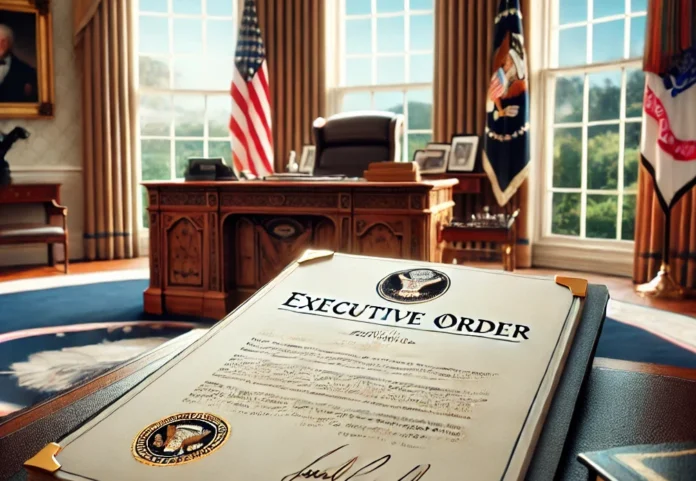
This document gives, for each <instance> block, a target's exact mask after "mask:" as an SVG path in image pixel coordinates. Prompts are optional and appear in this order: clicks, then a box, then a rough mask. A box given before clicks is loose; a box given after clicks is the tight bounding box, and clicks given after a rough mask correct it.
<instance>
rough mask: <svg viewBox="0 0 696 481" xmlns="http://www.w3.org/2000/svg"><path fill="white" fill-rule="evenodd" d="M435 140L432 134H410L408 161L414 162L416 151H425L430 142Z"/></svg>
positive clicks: (408, 139) (407, 140)
mask: <svg viewBox="0 0 696 481" xmlns="http://www.w3.org/2000/svg"><path fill="white" fill-rule="evenodd" d="M432 139H433V135H432V134H408V138H407V139H406V142H407V143H408V151H407V153H406V159H407V160H413V154H414V153H415V152H416V150H419V149H424V148H425V146H426V145H428V142H431V141H432Z"/></svg>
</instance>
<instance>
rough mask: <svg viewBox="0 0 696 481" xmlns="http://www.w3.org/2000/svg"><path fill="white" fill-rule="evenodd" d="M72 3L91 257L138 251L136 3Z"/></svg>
mask: <svg viewBox="0 0 696 481" xmlns="http://www.w3.org/2000/svg"><path fill="white" fill-rule="evenodd" d="M73 9H74V22H75V23H74V34H75V45H76V51H77V56H78V58H79V60H80V62H81V68H82V109H83V115H82V118H83V162H84V186H85V187H84V189H85V252H86V257H87V259H89V260H94V259H122V258H130V257H136V256H138V255H139V249H138V235H137V233H138V221H137V218H136V214H135V212H136V205H137V197H136V196H137V192H138V186H137V174H136V170H135V168H134V167H135V166H134V162H135V137H134V132H133V131H132V129H133V126H134V125H135V120H136V119H135V112H136V110H135V106H134V105H133V99H134V96H133V84H132V72H133V62H134V61H133V53H132V42H133V26H132V20H131V13H132V9H133V4H132V1H131V0H91V1H90V0H75V2H74V3H73Z"/></svg>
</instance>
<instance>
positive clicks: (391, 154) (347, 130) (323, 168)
mask: <svg viewBox="0 0 696 481" xmlns="http://www.w3.org/2000/svg"><path fill="white" fill-rule="evenodd" d="M403 125H404V117H403V115H400V114H394V113H392V112H377V111H374V112H373V111H370V112H350V113H345V114H337V115H333V116H331V117H329V118H328V119H324V118H322V117H319V118H317V119H316V120H315V121H314V126H313V127H314V143H315V145H316V154H315V155H316V157H315V162H314V175H336V174H342V175H346V176H348V177H362V175H363V172H364V171H365V170H367V166H368V164H370V163H371V162H386V161H398V160H401V138H402V135H403Z"/></svg>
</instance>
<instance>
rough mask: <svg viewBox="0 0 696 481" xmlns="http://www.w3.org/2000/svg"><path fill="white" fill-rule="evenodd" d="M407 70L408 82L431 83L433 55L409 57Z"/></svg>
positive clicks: (433, 68)
mask: <svg viewBox="0 0 696 481" xmlns="http://www.w3.org/2000/svg"><path fill="white" fill-rule="evenodd" d="M409 70H410V73H409V75H408V81H409V82H414V83H418V82H432V81H433V73H434V70H435V67H434V64H433V54H432V53H428V54H424V55H411V63H410V65H409Z"/></svg>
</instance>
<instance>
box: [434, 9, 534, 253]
mask: <svg viewBox="0 0 696 481" xmlns="http://www.w3.org/2000/svg"><path fill="white" fill-rule="evenodd" d="M530 2H531V0H521V1H520V9H521V11H522V15H523V17H522V18H523V30H524V34H525V42H527V45H526V47H527V53H529V52H530V48H529V31H530V28H529V18H528V17H527V16H526V15H525V14H526V13H527V12H529V5H530ZM498 3H499V0H466V1H461V0H437V1H436V2H435V78H434V92H433V94H434V104H433V139H434V140H435V141H436V142H449V141H450V140H451V138H452V136H453V135H454V134H460V133H468V134H477V135H479V136H480V139H481V140H480V142H483V134H484V129H485V126H486V93H487V91H488V85H489V83H490V78H491V74H492V70H491V65H492V56H493V28H494V24H493V21H494V19H495V15H496V13H497V8H498ZM532 88H533V86H530V87H529V91H530V94H531V91H532ZM532 135H534V133H532ZM481 148H482V146H481ZM477 170H479V171H482V169H481V168H480V166H479V167H478V168H477ZM456 202H457V208H456V210H455V216H456V217H460V218H465V219H468V218H469V217H470V215H471V214H473V213H476V212H480V211H481V209H482V208H483V207H484V206H489V207H490V208H491V211H493V212H496V211H500V212H502V211H507V212H511V211H512V210H514V209H516V208H518V207H519V208H520V217H518V219H517V249H516V251H517V266H518V267H530V266H531V260H532V259H531V245H530V240H529V238H530V232H529V222H528V212H527V211H528V209H529V205H530V204H529V187H528V181H525V182H524V183H523V184H522V186H521V187H520V189H519V190H518V191H517V193H516V194H515V196H514V197H513V198H512V199H511V201H510V202H509V204H508V205H507V206H505V208H502V209H501V208H499V207H498V203H497V202H496V200H495V196H494V194H493V191H492V189H491V188H490V185H489V184H488V182H487V181H486V186H485V188H484V192H482V193H481V194H475V195H474V194H470V195H469V194H465V195H462V196H459V198H458V199H457V200H456ZM460 247H462V248H476V249H479V248H486V247H490V246H485V245H484V246H482V245H478V244H477V245H468V246H460Z"/></svg>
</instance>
